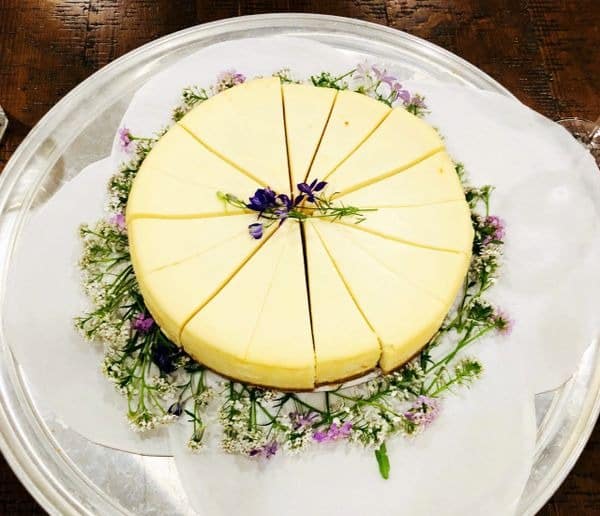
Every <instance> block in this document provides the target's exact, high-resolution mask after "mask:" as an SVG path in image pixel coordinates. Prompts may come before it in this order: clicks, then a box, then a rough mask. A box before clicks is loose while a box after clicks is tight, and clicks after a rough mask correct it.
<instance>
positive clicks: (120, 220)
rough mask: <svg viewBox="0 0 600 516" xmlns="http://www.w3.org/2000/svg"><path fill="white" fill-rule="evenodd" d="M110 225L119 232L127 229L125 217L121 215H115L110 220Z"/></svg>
mask: <svg viewBox="0 0 600 516" xmlns="http://www.w3.org/2000/svg"><path fill="white" fill-rule="evenodd" d="M110 222H111V224H114V225H115V226H117V227H118V228H119V229H120V230H121V231H123V230H125V229H126V228H127V224H126V223H125V215H123V213H120V212H119V213H116V214H115V215H113V216H112V217H111V219H110Z"/></svg>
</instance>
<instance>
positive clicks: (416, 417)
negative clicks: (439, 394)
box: [403, 395, 440, 428]
mask: <svg viewBox="0 0 600 516" xmlns="http://www.w3.org/2000/svg"><path fill="white" fill-rule="evenodd" d="M439 413H440V403H439V401H438V400H437V399H435V398H430V397H429V396H423V395H421V396H419V397H418V398H417V399H416V400H415V401H414V402H413V404H412V405H411V407H410V408H409V409H408V410H407V411H406V412H404V414H403V415H404V417H405V418H406V419H408V420H409V421H412V422H413V423H415V424H416V425H418V426H421V427H423V428H425V427H427V426H429V425H430V424H431V423H433V421H435V419H436V418H437V417H438V415H439Z"/></svg>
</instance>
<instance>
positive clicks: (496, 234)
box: [483, 215, 506, 245]
mask: <svg viewBox="0 0 600 516" xmlns="http://www.w3.org/2000/svg"><path fill="white" fill-rule="evenodd" d="M485 224H486V226H488V227H489V228H490V229H491V230H492V234H491V235H489V236H488V237H486V239H485V240H486V241H484V242H483V243H484V245H485V244H488V243H489V242H491V241H492V240H502V239H503V238H504V235H505V234H506V226H505V224H504V221H503V220H502V219H501V218H500V217H497V216H496V215H488V216H487V217H486V219H485Z"/></svg>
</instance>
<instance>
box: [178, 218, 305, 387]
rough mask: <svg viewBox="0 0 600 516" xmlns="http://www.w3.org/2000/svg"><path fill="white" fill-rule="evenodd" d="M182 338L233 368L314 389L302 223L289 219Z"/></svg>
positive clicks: (268, 382)
mask: <svg viewBox="0 0 600 516" xmlns="http://www.w3.org/2000/svg"><path fill="white" fill-rule="evenodd" d="M181 342H182V345H183V347H184V348H185V349H186V351H187V352H188V353H190V355H192V356H193V357H194V358H195V359H196V360H198V361H199V362H201V363H203V364H205V365H206V366H208V367H210V368H212V369H214V370H215V371H217V372H219V373H222V374H224V375H225V376H230V377H232V378H236V379H238V380H242V381H245V382H249V383H252V384H255V385H263V386H275V387H279V388H285V389H311V388H312V387H313V386H314V381H315V359H314V353H313V344H312V337H311V332H310V316H309V312H308V298H307V292H306V284H305V279H304V262H303V257H302V241H301V238H300V228H299V225H297V224H287V225H284V226H282V227H281V228H280V229H279V230H278V231H277V233H276V234H275V235H274V237H273V238H271V239H270V240H269V242H267V243H266V244H265V245H264V247H263V248H262V249H260V251H258V252H257V253H256V254H255V255H254V256H253V257H252V258H251V259H250V260H249V261H248V263H247V264H246V265H245V266H244V267H243V268H242V269H241V270H240V271H239V272H238V273H237V274H236V275H235V276H234V277H233V278H232V279H231V281H230V282H229V283H228V284H227V285H226V286H225V287H224V288H223V289H222V291H221V292H219V294H218V295H216V296H215V297H214V298H213V299H212V300H211V301H210V302H209V303H207V304H206V306H204V307H203V308H202V309H201V310H199V311H198V312H197V313H196V314H195V315H194V316H193V317H192V318H191V319H190V321H189V323H188V324H187V325H186V326H185V328H184V330H183V333H182V338H181Z"/></svg>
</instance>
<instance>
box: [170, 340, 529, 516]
mask: <svg viewBox="0 0 600 516" xmlns="http://www.w3.org/2000/svg"><path fill="white" fill-rule="evenodd" d="M503 347H504V343H503V342H501V341H500V340H499V339H495V340H492V339H490V340H488V341H487V342H486V343H485V346H481V347H479V349H478V351H480V356H481V357H482V359H483V360H484V361H485V363H486V364H488V366H487V368H486V374H485V377H484V378H482V379H481V380H480V381H479V382H478V383H477V384H476V385H475V386H474V387H473V388H472V389H471V390H467V391H463V392H461V393H460V394H459V395H458V396H456V397H450V398H449V399H448V400H447V401H446V402H445V403H444V408H443V413H442V414H441V415H440V416H439V419H438V420H437V421H436V422H435V423H434V424H433V425H432V426H431V427H430V428H428V429H427V430H426V431H425V433H423V434H421V435H418V436H416V437H414V438H410V439H403V438H401V437H400V438H397V439H391V440H390V441H389V442H388V445H387V449H388V455H389V457H390V462H391V472H390V478H389V479H388V480H385V481H384V480H382V479H381V477H380V476H379V473H378V470H377V464H376V462H375V458H374V455H373V451H372V450H365V449H362V448H358V447H355V446H348V445H346V444H343V443H341V444H340V443H330V444H324V445H320V446H318V447H315V448H314V449H313V450H311V451H309V452H306V453H305V452H303V453H301V454H300V455H298V456H291V457H290V456H289V455H281V454H280V455H277V456H275V457H274V458H273V459H271V460H270V461H269V462H264V461H263V462H261V461H251V460H248V459H246V458H244V457H238V456H232V455H228V454H226V453H224V452H222V451H221V450H219V448H218V443H217V442H214V441H215V439H214V437H215V436H213V440H212V442H211V444H210V445H209V446H208V447H207V449H206V450H205V451H203V452H202V454H201V455H200V456H198V455H194V454H192V453H190V452H189V450H187V449H186V448H185V446H184V443H185V439H186V438H187V437H188V433H189V429H188V428H186V427H184V426H181V425H177V426H174V427H172V428H171V429H170V431H171V449H172V450H173V453H174V456H175V462H176V464H177V467H178V470H179V472H180V477H181V479H182V482H183V485H184V488H185V489H186V491H187V493H188V496H190V497H191V502H192V504H193V505H194V506H195V507H196V508H197V510H198V511H199V513H200V514H202V515H207V516H208V515H211V516H213V515H214V516H226V515H230V514H236V513H238V512H239V510H240V506H243V513H244V514H245V515H248V516H255V515H256V516H258V515H261V516H264V515H268V516H275V515H279V514H285V515H286V516H296V515H298V516H301V515H305V514H306V513H307V511H310V512H311V513H313V514H331V515H335V516H338V515H339V516H342V515H345V516H346V515H350V516H363V515H365V514H390V515H392V514H410V515H411V516H413V515H414V516H429V515H432V514H440V515H442V514H443V515H457V516H458V515H464V514H482V515H483V514H485V515H489V516H495V515H498V516H501V515H502V516H504V515H507V514H511V513H513V512H514V510H515V508H516V505H517V503H518V500H519V497H520V495H521V492H522V490H523V486H524V485H525V482H526V480H527V478H528V476H529V471H530V468H531V461H532V458H533V451H534V445H535V434H536V425H535V417H534V407H533V396H528V395H524V392H526V391H527V386H526V385H525V377H524V376H521V375H518V374H514V373H513V374H511V375H510V381H508V382H507V375H506V367H505V365H504V363H503V361H504V349H503Z"/></svg>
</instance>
